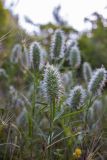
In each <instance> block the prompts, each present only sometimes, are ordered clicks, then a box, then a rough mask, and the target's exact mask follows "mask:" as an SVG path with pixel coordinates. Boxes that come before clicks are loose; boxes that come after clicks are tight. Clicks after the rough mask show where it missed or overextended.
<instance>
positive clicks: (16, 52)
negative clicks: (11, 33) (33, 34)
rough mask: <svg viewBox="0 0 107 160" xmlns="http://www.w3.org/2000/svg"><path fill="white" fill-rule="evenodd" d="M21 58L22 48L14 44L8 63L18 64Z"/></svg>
mask: <svg viewBox="0 0 107 160" xmlns="http://www.w3.org/2000/svg"><path fill="white" fill-rule="evenodd" d="M21 57H22V46H21V45H20V44H16V45H15V46H14V47H13V49H12V54H11V56H10V61H11V62H12V63H18V62H20V61H21Z"/></svg>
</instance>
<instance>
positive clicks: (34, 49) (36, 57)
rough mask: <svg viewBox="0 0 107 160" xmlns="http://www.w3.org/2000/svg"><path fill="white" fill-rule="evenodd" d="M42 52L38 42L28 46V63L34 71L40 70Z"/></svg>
mask: <svg viewBox="0 0 107 160" xmlns="http://www.w3.org/2000/svg"><path fill="white" fill-rule="evenodd" d="M41 52H42V50H41V47H40V45H39V43H38V42H33V43H31V45H30V62H31V66H32V68H33V69H34V70H35V71H38V70H39V69H40V63H41V56H42V54H41Z"/></svg>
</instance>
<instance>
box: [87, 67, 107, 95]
mask: <svg viewBox="0 0 107 160" xmlns="http://www.w3.org/2000/svg"><path fill="white" fill-rule="evenodd" d="M106 81H107V78H106V70H105V68H103V67H102V68H99V69H97V70H96V71H95V72H94V74H93V76H92V78H91V80H90V82H89V84H88V91H89V92H91V93H92V94H94V95H100V94H101V91H102V89H103V87H104V85H105V83H106Z"/></svg>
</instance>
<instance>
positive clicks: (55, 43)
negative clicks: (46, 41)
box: [50, 29, 65, 59]
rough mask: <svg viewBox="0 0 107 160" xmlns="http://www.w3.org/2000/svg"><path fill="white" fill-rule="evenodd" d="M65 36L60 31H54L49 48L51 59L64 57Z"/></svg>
mask: <svg viewBox="0 0 107 160" xmlns="http://www.w3.org/2000/svg"><path fill="white" fill-rule="evenodd" d="M64 45H65V36H64V33H63V31H62V30H59V29H58V30H56V31H55V33H54V35H53V37H52V40H51V48H50V56H51V59H59V58H62V57H64Z"/></svg>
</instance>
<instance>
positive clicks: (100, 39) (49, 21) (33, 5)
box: [0, 0, 107, 67]
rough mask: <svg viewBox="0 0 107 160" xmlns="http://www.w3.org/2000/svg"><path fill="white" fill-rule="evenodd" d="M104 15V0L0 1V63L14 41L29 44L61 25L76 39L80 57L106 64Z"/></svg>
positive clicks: (106, 15)
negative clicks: (30, 40)
mask: <svg viewBox="0 0 107 160" xmlns="http://www.w3.org/2000/svg"><path fill="white" fill-rule="evenodd" d="M106 18H107V1H106V0H99V1H97V0H90V1H89V0H80V1H78V0H75V1H74V0H39V1H38V0H27V1H26V0H1V1H0V24H1V25H0V26H1V27H0V37H2V38H1V39H2V41H0V64H2V63H3V61H4V60H5V58H6V57H7V56H8V53H9V49H11V48H12V47H13V45H14V43H18V42H23V41H27V42H28V43H29V40H28V39H32V38H33V39H35V38H36V36H37V35H39V41H41V39H43V37H46V36H47V35H46V34H47V33H46V32H50V34H51V33H52V32H53V31H52V29H53V30H55V29H56V28H59V27H60V26H61V28H63V30H64V31H65V32H69V33H70V36H71V39H73V40H74V39H75V38H76V39H78V43H79V47H80V50H81V53H82V58H83V59H85V60H86V61H90V63H91V64H92V67H98V66H101V65H102V64H103V65H105V66H106V67H107V61H106V58H107V47H106V46H107V19H106ZM28 37H30V38H28ZM26 39H27V40H26Z"/></svg>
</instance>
